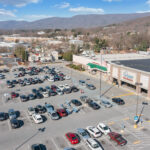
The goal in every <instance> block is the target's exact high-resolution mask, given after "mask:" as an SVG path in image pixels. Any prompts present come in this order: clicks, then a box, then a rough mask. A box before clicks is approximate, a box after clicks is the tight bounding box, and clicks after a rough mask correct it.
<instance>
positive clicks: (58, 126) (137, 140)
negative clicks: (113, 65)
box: [0, 64, 150, 150]
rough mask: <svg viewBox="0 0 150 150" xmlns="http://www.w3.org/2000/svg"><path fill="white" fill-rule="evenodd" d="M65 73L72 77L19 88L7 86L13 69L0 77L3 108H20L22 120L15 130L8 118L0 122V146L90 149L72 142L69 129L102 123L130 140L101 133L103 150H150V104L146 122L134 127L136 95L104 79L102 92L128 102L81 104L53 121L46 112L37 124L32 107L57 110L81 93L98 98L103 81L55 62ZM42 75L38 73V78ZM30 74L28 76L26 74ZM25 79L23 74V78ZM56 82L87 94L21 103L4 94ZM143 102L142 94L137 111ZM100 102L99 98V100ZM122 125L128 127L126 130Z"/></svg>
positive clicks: (8, 149)
mask: <svg viewBox="0 0 150 150" xmlns="http://www.w3.org/2000/svg"><path fill="white" fill-rule="evenodd" d="M53 66H55V67H57V68H59V70H61V71H62V72H63V73H64V74H66V75H69V76H71V79H70V80H64V81H57V82H49V81H45V82H43V83H41V84H35V85H28V86H23V87H20V86H19V85H17V86H15V87H14V88H11V89H9V88H7V86H6V80H8V79H9V80H11V79H13V78H14V77H13V74H14V73H12V72H10V73H9V74H6V79H5V80H1V85H0V96H1V101H0V111H1V112H2V111H4V112H8V110H9V109H10V108H13V109H14V110H15V111H19V112H20V113H19V114H18V119H20V120H22V121H23V125H22V126H21V127H20V128H18V129H12V128H11V126H10V123H9V120H8V119H7V120H5V121H0V133H1V134H0V149H4V150H30V146H31V145H32V144H35V143H41V144H44V145H46V148H47V150H63V149H64V148H65V147H73V148H75V149H77V150H88V149H89V148H88V147H87V145H86V144H85V142H84V141H83V140H81V141H80V143H79V144H77V145H75V146H74V145H73V146H72V145H71V144H70V143H69V141H68V140H67V139H66V137H65V134H66V133H67V132H74V133H76V132H77V128H86V127H87V126H89V125H93V126H97V124H98V123H99V122H103V123H105V124H107V125H108V126H109V127H110V129H111V130H112V131H114V132H117V133H121V134H122V135H123V137H124V138H125V139H126V140H127V144H126V145H124V146H119V145H116V143H114V142H113V141H111V140H110V139H109V138H108V136H107V135H102V137H100V138H98V141H99V142H100V143H101V145H102V147H103V149H104V150H135V149H136V150H149V149H150V142H149V141H150V117H149V110H150V106H149V105H148V106H145V108H144V111H143V113H142V119H143V123H142V124H141V126H139V128H137V129H134V127H133V126H134V120H133V119H134V116H135V110H136V99H137V96H136V95H135V94H134V93H133V92H131V91H128V90H125V89H121V88H118V87H116V86H115V85H111V84H108V83H106V82H103V81H102V90H101V95H102V96H105V97H107V98H110V99H111V98H113V97H121V98H122V99H123V100H124V101H125V105H122V106H118V105H117V104H114V103H112V102H111V101H110V102H111V103H112V104H113V106H112V107H111V108H104V107H103V106H101V105H100V106H101V108H100V109H98V110H93V109H92V108H91V107H89V106H88V105H87V104H84V103H82V106H81V107H80V111H79V112H77V113H76V112H73V113H72V114H70V115H68V116H67V117H63V118H61V119H59V120H52V119H51V118H50V117H49V116H48V115H47V113H44V114H42V116H43V118H44V122H43V123H41V124H35V123H34V121H33V120H32V118H31V116H29V115H28V112H27V109H28V107H30V106H33V107H35V106H36V105H38V104H40V105H44V104H45V102H47V103H50V104H52V105H53V106H54V107H55V108H56V109H57V108H59V107H60V105H61V104H64V103H65V102H66V101H70V100H71V99H78V100H80V96H81V95H87V96H89V97H90V98H92V99H94V100H95V101H96V100H97V99H98V98H99V94H100V89H99V87H100V82H99V80H98V79H96V78H92V77H91V76H88V75H86V74H84V73H80V72H77V71H73V70H72V71H71V70H70V69H68V68H66V67H65V66H63V65H60V64H55V65H53ZM42 75H43V74H42V73H41V74H39V75H37V76H38V77H40V76H42ZM27 77H28V76H27ZM21 78H24V77H21ZM79 80H85V81H86V82H88V83H92V84H93V85H95V86H96V90H89V89H87V88H86V87H84V86H81V85H79ZM52 84H55V85H56V86H58V85H60V84H68V85H70V86H72V85H75V86H77V87H78V88H79V89H82V90H83V91H84V93H81V92H80V91H79V92H75V93H70V94H64V95H56V96H51V97H48V98H43V99H35V100H30V101H27V102H21V101H20V98H19V97H18V98H15V99H13V100H8V101H6V100H5V97H4V93H10V92H18V93H19V94H29V93H31V90H32V89H33V88H36V89H38V88H39V87H45V86H50V85H52ZM142 101H146V100H145V99H144V98H143V97H139V107H138V114H140V111H141V109H142ZM97 103H99V101H97ZM122 126H125V128H124V130H123V132H121V130H122V129H123V128H122ZM39 128H45V130H44V131H43V132H41V131H39V130H38V129H39Z"/></svg>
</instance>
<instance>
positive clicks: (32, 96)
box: [28, 94, 36, 100]
mask: <svg viewBox="0 0 150 150" xmlns="http://www.w3.org/2000/svg"><path fill="white" fill-rule="evenodd" d="M28 98H29V100H34V99H35V98H36V96H35V95H33V94H29V95H28Z"/></svg>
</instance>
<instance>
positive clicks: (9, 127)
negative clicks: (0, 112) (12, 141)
mask: <svg viewBox="0 0 150 150" xmlns="http://www.w3.org/2000/svg"><path fill="white" fill-rule="evenodd" d="M7 123H8V128H9V130H10V131H11V130H12V128H11V126H10V122H9V120H8V121H7Z"/></svg>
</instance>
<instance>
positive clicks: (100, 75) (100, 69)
mask: <svg viewBox="0 0 150 150" xmlns="http://www.w3.org/2000/svg"><path fill="white" fill-rule="evenodd" d="M100 61H101V62H100V64H101V66H102V54H101V60H100ZM101 78H102V72H101V69H100V98H101V92H102V79H101Z"/></svg>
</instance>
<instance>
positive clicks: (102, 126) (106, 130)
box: [97, 123, 111, 135]
mask: <svg viewBox="0 0 150 150" xmlns="http://www.w3.org/2000/svg"><path fill="white" fill-rule="evenodd" d="M97 128H98V129H99V130H100V131H101V132H102V133H103V134H105V135H107V134H108V133H110V132H111V130H110V128H109V127H108V126H106V125H105V124H104V123H99V124H98V125H97Z"/></svg>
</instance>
